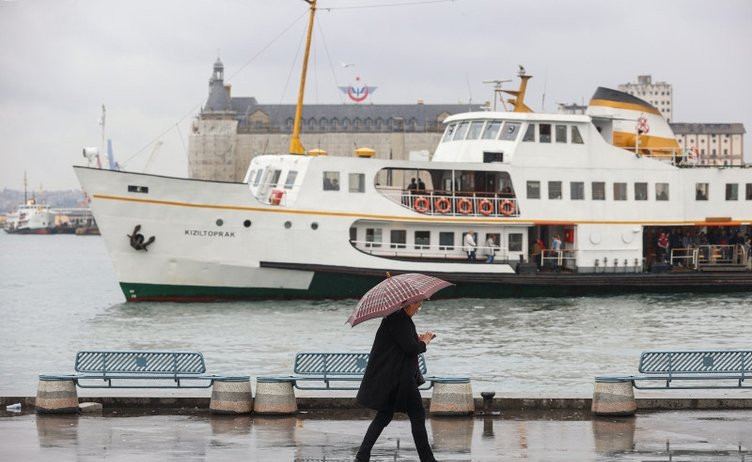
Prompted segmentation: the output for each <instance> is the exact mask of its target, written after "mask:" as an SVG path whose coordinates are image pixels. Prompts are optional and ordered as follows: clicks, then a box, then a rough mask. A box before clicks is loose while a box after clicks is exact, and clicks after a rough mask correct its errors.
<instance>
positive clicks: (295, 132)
mask: <svg viewBox="0 0 752 462" xmlns="http://www.w3.org/2000/svg"><path fill="white" fill-rule="evenodd" d="M303 1H304V2H306V3H308V4H309V5H310V6H311V13H310V15H309V16H308V37H307V38H306V46H305V54H304V55H303V70H302V72H301V75H300V89H299V90H298V104H297V106H296V107H295V125H294V126H293V129H292V138H291V139H290V154H305V148H303V143H301V142H300V119H301V117H302V116H303V93H304V92H305V80H306V72H307V71H308V53H309V51H310V50H311V35H312V32H313V16H314V14H315V13H316V1H317V0H303Z"/></svg>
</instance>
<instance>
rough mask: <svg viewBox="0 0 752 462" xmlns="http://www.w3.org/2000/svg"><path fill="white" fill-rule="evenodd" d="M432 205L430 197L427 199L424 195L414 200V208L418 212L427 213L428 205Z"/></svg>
mask: <svg viewBox="0 0 752 462" xmlns="http://www.w3.org/2000/svg"><path fill="white" fill-rule="evenodd" d="M430 206H431V203H430V202H428V199H426V198H425V197H423V196H420V197H416V198H415V202H413V208H414V209H415V211H416V212H420V213H426V212H428V207H430Z"/></svg>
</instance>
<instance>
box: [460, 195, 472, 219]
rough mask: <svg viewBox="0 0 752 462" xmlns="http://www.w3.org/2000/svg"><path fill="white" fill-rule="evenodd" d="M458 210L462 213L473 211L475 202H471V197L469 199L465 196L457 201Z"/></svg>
mask: <svg viewBox="0 0 752 462" xmlns="http://www.w3.org/2000/svg"><path fill="white" fill-rule="evenodd" d="M457 210H459V211H460V213H461V214H463V215H467V214H468V213H472V212H473V203H472V202H470V199H467V198H465V197H463V198H462V199H460V200H459V201H457Z"/></svg>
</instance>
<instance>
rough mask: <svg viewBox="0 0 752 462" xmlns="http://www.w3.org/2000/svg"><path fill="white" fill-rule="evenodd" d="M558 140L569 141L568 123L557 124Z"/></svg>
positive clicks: (561, 141)
mask: <svg viewBox="0 0 752 462" xmlns="http://www.w3.org/2000/svg"><path fill="white" fill-rule="evenodd" d="M556 142H557V143H566V142H567V126H566V125H557V126H556Z"/></svg>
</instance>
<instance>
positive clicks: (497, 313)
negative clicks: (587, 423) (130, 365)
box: [0, 233, 752, 397]
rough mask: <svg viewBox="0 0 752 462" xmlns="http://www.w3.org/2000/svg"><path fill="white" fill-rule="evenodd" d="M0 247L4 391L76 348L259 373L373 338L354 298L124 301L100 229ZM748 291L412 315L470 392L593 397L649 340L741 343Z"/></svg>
mask: <svg viewBox="0 0 752 462" xmlns="http://www.w3.org/2000/svg"><path fill="white" fill-rule="evenodd" d="M0 259H1V260H0V307H1V308H0V315H1V316H2V317H1V318H0V319H1V321H2V323H1V324H0V351H2V355H1V356H0V358H1V359H0V393H2V394H3V395H5V396H11V395H33V394H34V393H35V391H36V385H37V376H38V374H40V373H56V372H60V373H63V372H72V370H73V361H74V357H75V354H76V352H77V351H78V350H83V349H155V350H165V349H166V350H192V351H201V352H203V353H204V356H205V358H206V363H207V368H208V372H215V373H227V372H239V373H244V374H247V375H251V376H252V377H255V376H258V375H264V374H288V373H291V372H292V364H293V359H294V355H295V353H296V352H298V351H368V349H369V348H370V345H371V341H372V340H373V335H374V333H375V331H376V328H377V327H378V321H377V320H374V321H369V322H366V323H364V324H361V325H359V326H357V327H355V328H351V327H350V326H349V325H348V324H345V320H346V319H347V316H348V315H349V313H350V311H351V310H352V309H353V308H354V306H355V303H356V300H353V299H350V300H324V301H309V300H305V301H302V300H294V301H254V302H228V303H190V304H179V303H146V302H144V303H126V302H125V300H124V297H123V295H122V293H121V292H120V289H119V287H118V285H117V282H116V278H115V275H114V271H113V268H112V264H111V262H110V260H109V257H108V255H107V252H106V250H105V247H104V242H103V240H102V238H101V237H98V236H73V235H58V236H19V235H7V234H5V233H0ZM751 296H752V293H732V294H728V295H719V294H713V295H702V294H691V293H680V294H673V295H629V296H612V297H587V298H528V299H496V300H489V299H457V300H437V301H428V302H426V303H425V304H424V308H423V310H422V311H421V312H420V314H419V315H418V316H416V318H415V321H416V325H417V326H418V330H419V331H421V330H429V329H430V330H433V331H435V332H436V333H437V335H438V337H437V339H436V340H435V341H434V342H433V343H432V344H431V345H430V348H429V351H428V353H427V362H428V369H429V373H430V374H449V375H469V376H470V377H472V379H473V390H474V392H475V394H476V395H478V394H479V393H480V392H481V391H485V390H493V391H496V393H497V396H529V397H537V396H544V397H589V396H590V395H591V394H592V386H593V385H592V384H593V376H595V375H598V374H604V373H635V372H636V370H637V362H638V358H639V354H640V352H641V351H643V350H648V349H680V350H683V349H736V348H739V349H741V348H744V349H749V348H750V347H751V345H750V334H749V332H750V314H751V313H752V303H751V300H752V297H751ZM141 393H142V394H143V391H141ZM155 393H159V392H155ZM194 393H195V392H194ZM737 393H738V392H737Z"/></svg>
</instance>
